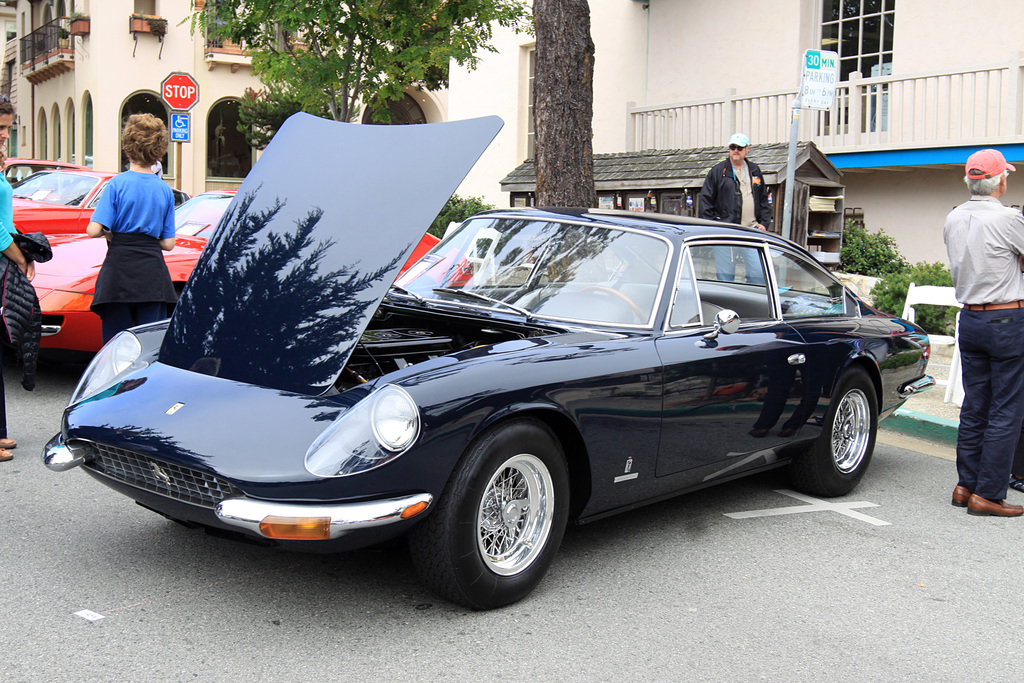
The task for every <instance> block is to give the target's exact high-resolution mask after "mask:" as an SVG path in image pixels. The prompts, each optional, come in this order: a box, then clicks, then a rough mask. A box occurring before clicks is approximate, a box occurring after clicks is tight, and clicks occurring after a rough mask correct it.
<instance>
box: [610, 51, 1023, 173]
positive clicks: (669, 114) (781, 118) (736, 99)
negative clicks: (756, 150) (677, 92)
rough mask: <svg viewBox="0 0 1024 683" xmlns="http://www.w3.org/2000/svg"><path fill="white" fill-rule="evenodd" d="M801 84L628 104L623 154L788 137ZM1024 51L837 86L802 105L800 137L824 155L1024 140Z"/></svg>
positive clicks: (857, 79)
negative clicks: (818, 106) (826, 105)
mask: <svg viewBox="0 0 1024 683" xmlns="http://www.w3.org/2000/svg"><path fill="white" fill-rule="evenodd" d="M795 97H796V90H795V89H794V90H779V91H775V92H767V93H758V94H754V95H737V94H736V93H735V91H730V92H729V93H728V94H726V96H725V97H722V98H719V99H710V100H700V101H696V102H682V103H678V104H668V105H661V106H653V107H637V106H634V105H633V103H629V104H628V105H627V114H626V150H627V151H630V152H633V151H637V150H642V149H690V148H697V147H721V146H722V145H723V144H724V141H725V140H727V139H728V138H729V135H731V134H732V133H734V132H736V131H743V132H745V133H747V134H748V135H749V136H750V138H751V140H753V141H754V143H755V144H768V143H773V142H788V141H789V130H790V108H791V106H792V104H793V99H794V98H795ZM1022 113H1024V53H1017V54H1015V55H1014V56H1013V57H1012V58H1011V59H1010V60H1008V62H1007V63H1005V64H997V65H992V66H980V67H973V68H970V69H963V70H960V71H941V72H939V71H937V72H931V73H922V74H915V75H910V76H902V77H896V76H880V77H876V78H861V77H860V74H858V73H854V74H852V75H851V78H850V80H849V81H846V82H844V83H842V84H841V85H840V86H839V87H838V88H837V89H836V99H835V103H834V104H833V105H832V109H831V110H829V111H824V112H822V111H814V110H810V109H804V110H802V111H801V115H800V123H799V129H798V131H799V138H800V140H813V141H814V143H815V144H816V145H817V146H818V147H819V148H821V149H822V150H823V151H824V152H826V153H829V152H844V151H854V150H856V151H872V150H877V149H892V148H912V147H933V146H950V145H952V146H961V145H991V144H996V143H1011V142H1024V129H1022V121H1024V116H1022Z"/></svg>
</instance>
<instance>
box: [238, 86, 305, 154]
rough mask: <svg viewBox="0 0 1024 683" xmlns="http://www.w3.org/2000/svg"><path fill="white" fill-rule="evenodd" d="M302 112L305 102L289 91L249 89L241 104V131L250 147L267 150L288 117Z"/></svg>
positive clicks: (239, 124) (239, 107)
mask: <svg viewBox="0 0 1024 683" xmlns="http://www.w3.org/2000/svg"><path fill="white" fill-rule="evenodd" d="M300 111H303V108H302V102H301V101H300V100H298V99H296V98H294V97H292V96H290V95H289V94H287V93H281V92H274V91H271V90H268V89H264V90H253V89H252V88H246V89H245V93H244V94H243V95H242V99H241V100H240V102H239V106H238V130H239V132H241V133H242V134H243V135H245V141H246V142H247V143H249V145H250V146H251V147H255V148H256V149H264V148H265V147H266V146H267V145H268V144H269V143H270V139H271V138H272V137H274V133H276V132H277V129H278V128H280V127H281V124H283V123H284V122H285V119H287V118H288V117H289V116H291V115H292V114H296V113H298V112H300ZM309 113H310V114H313V113H318V112H309ZM321 115H322V114H321Z"/></svg>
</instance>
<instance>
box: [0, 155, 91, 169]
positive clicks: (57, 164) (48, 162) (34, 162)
mask: <svg viewBox="0 0 1024 683" xmlns="http://www.w3.org/2000/svg"><path fill="white" fill-rule="evenodd" d="M18 164H27V165H31V166H52V167H53V168H75V169H82V170H88V166H82V165H81V164H72V163H69V162H67V161H53V160H52V159H26V158H22V157H12V158H10V159H6V160H5V161H4V167H5V168H6V167H7V166H14V165H18Z"/></svg>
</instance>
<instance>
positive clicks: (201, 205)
mask: <svg viewBox="0 0 1024 683" xmlns="http://www.w3.org/2000/svg"><path fill="white" fill-rule="evenodd" d="M233 198H234V195H222V194H217V195H210V196H204V195H199V196H197V197H193V198H192V199H190V200H188V201H187V202H185V203H184V204H182V205H181V206H179V207H178V208H177V209H175V211H174V225H175V231H176V232H177V234H179V235H191V236H196V237H206V238H209V237H210V235H212V234H213V229H214V228H216V227H217V224H218V223H220V219H221V216H223V215H224V212H225V211H227V209H228V204H230V203H231V200H232V199H233Z"/></svg>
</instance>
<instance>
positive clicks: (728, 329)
mask: <svg viewBox="0 0 1024 683" xmlns="http://www.w3.org/2000/svg"><path fill="white" fill-rule="evenodd" d="M738 329H740V316H739V314H738V313H736V311H731V310H729V309H728V308H723V309H722V310H720V311H719V312H718V313H715V329H713V330H711V331H710V332H708V333H707V334H705V335H704V338H705V339H708V340H711V339H718V335H719V334H720V333H722V332H725V333H726V334H732V333H733V332H735V331H736V330H738Z"/></svg>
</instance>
